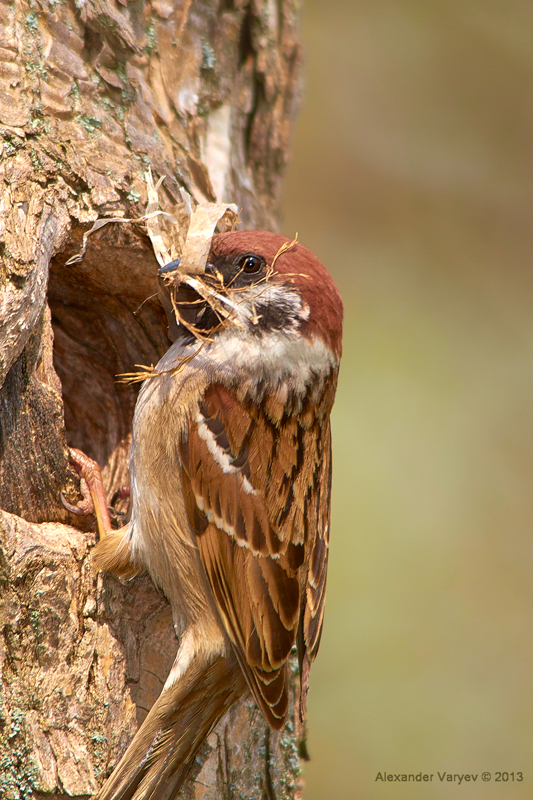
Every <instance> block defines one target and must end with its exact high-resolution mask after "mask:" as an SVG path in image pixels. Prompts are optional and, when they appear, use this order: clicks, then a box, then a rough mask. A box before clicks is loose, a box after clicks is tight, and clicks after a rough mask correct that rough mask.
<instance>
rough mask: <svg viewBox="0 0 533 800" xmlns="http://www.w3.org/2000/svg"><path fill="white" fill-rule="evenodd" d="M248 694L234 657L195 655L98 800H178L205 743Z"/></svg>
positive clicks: (159, 702)
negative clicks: (197, 755)
mask: <svg viewBox="0 0 533 800" xmlns="http://www.w3.org/2000/svg"><path fill="white" fill-rule="evenodd" d="M246 690H247V686H246V682H245V680H244V678H243V675H242V672H241V670H240V668H239V666H238V665H237V663H236V661H235V659H234V658H233V657H232V656H229V657H225V656H216V657H215V658H214V660H212V661H211V662H207V663H206V660H205V659H204V660H202V657H201V656H199V655H196V656H195V657H194V658H193V659H192V661H191V662H190V664H189V665H188V666H187V669H186V671H185V673H184V674H183V675H181V676H180V678H179V680H178V681H177V682H176V683H175V684H172V685H170V686H168V688H167V687H165V688H164V689H163V692H162V693H161V695H160V697H159V698H158V699H157V700H156V702H155V703H154V705H153V707H152V709H151V711H150V713H149V714H148V716H147V717H146V719H145V721H144V722H143V724H142V725H141V727H140V728H139V730H138V732H137V734H136V736H135V738H134V739H133V741H132V743H131V744H130V746H129V748H128V749H127V750H126V752H125V754H124V756H123V757H122V759H121V760H120V762H119V764H118V766H117V767H116V768H115V770H114V772H113V773H112V775H111V776H110V778H109V779H108V780H107V782H106V783H105V784H104V786H103V787H102V789H101V790H100V793H99V795H98V800H173V799H174V798H175V797H176V796H177V794H178V792H179V790H180V788H181V787H182V785H183V782H184V781H185V779H186V777H187V774H188V772H189V770H190V768H191V766H192V764H193V762H194V758H195V756H196V752H197V750H198V748H199V747H200V745H201V744H202V742H203V740H204V739H205V737H206V736H207V735H208V734H209V732H210V730H211V729H212V728H213V727H214V726H215V725H216V723H217V722H218V720H219V719H220V718H221V717H222V715H223V714H224V713H225V712H226V711H227V710H228V709H229V708H230V706H232V705H233V703H234V702H235V701H236V700H237V699H238V698H239V697H240V696H241V695H243V694H244V693H245V692H246Z"/></svg>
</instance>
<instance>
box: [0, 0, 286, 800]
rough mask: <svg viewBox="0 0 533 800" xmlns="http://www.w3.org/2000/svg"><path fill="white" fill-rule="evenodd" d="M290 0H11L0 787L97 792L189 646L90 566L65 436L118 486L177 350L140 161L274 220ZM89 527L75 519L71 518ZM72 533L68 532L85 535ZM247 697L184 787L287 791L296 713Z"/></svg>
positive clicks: (138, 591) (0, 474) (1, 171)
mask: <svg viewBox="0 0 533 800" xmlns="http://www.w3.org/2000/svg"><path fill="white" fill-rule="evenodd" d="M298 5H299V3H298V0H277V2H268V0H152V2H151V3H150V2H149V0H135V2H127V0H118V2H114V0H84V1H83V2H82V0H80V2H76V3H74V2H72V0H42V2H41V0H29V2H25V0H14V2H12V1H11V0H10V1H9V2H6V1H5V0H0V136H1V142H0V156H1V162H0V258H1V270H0V386H1V389H0V506H1V507H2V509H4V510H3V511H1V512H0V591H1V600H0V622H1V626H2V637H3V638H2V641H1V648H0V671H1V684H0V692H1V695H0V796H1V797H3V798H6V800H9V799H10V798H13V799H14V800H15V799H16V800H18V798H21V799H22V798H25V799H27V798H43V800H44V798H45V797H46V798H50V800H52V798H59V797H62V798H63V797H66V796H68V797H87V796H90V795H92V794H94V793H95V792H96V791H97V789H98V787H99V786H100V785H101V784H102V782H103V781H104V779H105V777H106V776H107V775H108V774H109V773H110V772H111V770H112V768H113V766H114V765H115V764H116V763H117V761H118V760H119V758H120V756H121V754H122V753H123V752H124V750H125V749H126V747H127V745H128V743H129V741H130V740H131V738H132V736H133V734H134V732H135V730H136V727H137V725H138V724H139V723H140V722H141V721H142V719H143V718H144V716H145V715H146V712H147V709H149V708H150V705H151V704H152V703H153V701H154V699H155V698H156V697H157V695H158V694H159V691H160V689H161V687H162V684H163V682H164V680H165V677H166V674H167V672H168V670H169V669H170V665H171V663H172V661H173V658H174V654H175V652H176V649H177V642H176V640H175V637H174V633H173V628H172V621H171V615H170V610H169V606H168V603H167V601H166V600H165V598H164V597H162V596H161V595H160V594H159V593H158V592H157V591H156V590H155V589H154V587H153V585H152V584H151V582H150V580H149V579H148V578H147V577H146V576H143V577H139V578H136V579H134V580H132V581H129V582H120V581H119V580H117V579H115V578H114V577H112V576H110V575H104V576H101V575H100V576H98V578H95V577H94V575H93V573H92V571H91V566H90V560H91V559H90V551H91V545H92V544H94V541H95V536H94V533H91V530H93V528H94V520H93V518H79V517H74V516H73V515H71V514H69V513H68V512H67V511H66V510H65V509H64V508H63V506H62V504H61V502H60V492H63V493H64V495H65V496H66V498H67V499H69V500H70V501H71V502H76V499H77V497H78V486H79V482H78V480H77V478H76V476H75V475H74V473H73V472H72V470H71V469H70V467H69V464H68V454H67V443H68V445H70V446H73V447H78V448H80V449H81V450H83V451H85V452H86V453H87V455H89V456H90V457H92V458H94V459H96V460H97V461H98V462H99V463H100V465H101V466H102V470H103V476H104V483H105V486H106V490H107V492H108V497H110V498H111V497H112V495H113V494H114V493H115V492H116V490H117V489H119V488H120V487H121V486H123V485H124V484H127V479H128V476H127V458H128V450H129V440H130V433H131V420H132V414H133V408H134V404H135V399H136V394H137V389H138V387H136V386H132V385H123V384H118V383H117V382H116V375H117V374H120V373H124V372H132V371H134V370H135V365H136V364H146V365H149V364H155V363H156V362H157V360H158V359H159V358H160V356H161V355H162V354H163V353H164V351H165V350H166V349H167V348H168V346H169V340H168V339H167V335H166V330H167V324H166V318H165V315H164V313H163V311H162V309H161V308H160V306H159V303H158V301H157V299H156V297H154V294H155V275H156V272H157V267H158V265H157V263H156V260H155V258H154V254H153V250H152V248H151V245H150V241H149V239H148V236H147V235H146V231H145V230H143V228H142V226H141V225H131V224H120V225H118V224H110V225H107V226H105V227H104V228H102V229H101V230H100V231H98V232H97V233H95V234H93V235H92V236H91V237H90V238H89V241H88V246H87V251H86V254H85V257H84V258H83V260H82V262H81V263H77V264H75V265H72V266H67V265H66V262H67V261H68V259H69V257H70V256H72V255H74V254H75V253H76V252H78V251H79V250H80V247H81V240H82V235H83V232H84V231H85V230H87V229H88V227H90V225H91V224H92V223H93V222H94V220H95V219H97V218H98V217H127V218H137V217H140V216H142V214H143V211H144V207H145V205H146V200H147V196H146V183H145V180H144V177H143V175H144V173H145V171H146V170H147V168H148V167H149V166H150V167H151V169H152V172H153V174H154V179H155V180H157V179H158V178H159V177H162V176H164V182H163V184H162V188H161V189H160V191H159V195H160V198H162V202H163V206H164V207H165V208H166V209H167V210H169V211H172V208H173V206H174V205H175V204H176V203H177V202H178V201H181V199H182V194H181V193H180V191H181V190H183V189H185V190H186V191H187V192H189V193H190V194H191V195H192V196H193V198H194V199H195V200H197V201H202V200H220V201H222V200H224V201H228V202H235V203H236V204H237V205H238V207H239V208H240V209H242V211H241V220H242V222H243V223H244V227H247V228H267V229H275V228H276V226H277V220H278V211H279V190H280V180H281V174H282V171H283V167H284V164H285V161H286V156H287V142H288V136H289V130H290V123H291V118H292V116H293V106H294V98H295V88H296V85H297V77H298V76H297V70H298V64H299V60H300V50H299V45H298V43H297V38H296V8H297V7H298ZM80 519H81V522H80ZM73 526H74V527H73ZM289 720H290V721H289V723H288V724H287V726H286V729H285V730H284V731H282V732H281V733H280V734H274V733H271V732H269V730H268V728H267V726H266V724H265V723H264V721H263V718H262V716H261V714H260V713H259V711H258V710H257V709H256V708H255V706H254V704H253V702H252V701H251V700H250V699H247V700H244V701H243V702H241V703H238V704H236V705H235V706H234V707H233V708H232V709H231V710H230V712H229V713H228V714H227V715H226V717H224V718H223V719H222V720H221V722H220V723H219V725H218V726H217V728H216V729H215V731H214V732H213V733H212V734H211V735H210V737H209V738H208V740H207V741H206V742H205V743H204V745H203V747H202V750H201V751H200V753H199V756H198V759H197V765H196V770H195V774H193V775H191V780H190V782H189V783H188V785H187V787H186V788H185V789H184V797H190V798H193V797H194V798H203V800H211V799H212V798H235V800H236V799H237V798H261V797H262V798H267V799H268V800H271V798H274V797H275V798H277V799H278V800H281V798H289V797H290V798H296V797H299V796H300V792H301V784H300V779H299V765H298V756H297V741H296V733H295V719H294V711H293V712H292V713H291V714H290V715H289Z"/></svg>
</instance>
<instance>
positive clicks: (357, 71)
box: [283, 0, 533, 800]
mask: <svg viewBox="0 0 533 800" xmlns="http://www.w3.org/2000/svg"><path fill="white" fill-rule="evenodd" d="M302 34H303V40H304V45H305V54H306V69H305V75H306V89H305V93H304V101H303V105H302V110H301V113H300V115H299V118H298V122H297V125H296V131H295V135H294V139H293V148H292V149H293V155H292V160H291V164H290V167H289V170H288V174H287V178H286V182H285V191H284V226H283V231H284V233H286V234H287V235H289V236H293V235H294V233H295V231H298V233H299V238H300V241H301V242H302V243H303V244H305V245H307V246H308V247H310V248H311V249H312V250H313V251H314V252H316V254H317V255H318V256H319V257H320V258H321V260H322V261H323V262H324V263H325V264H326V265H327V267H328V268H329V269H330V271H331V273H332V274H333V276H334V278H335V280H336V281H337V283H338V285H339V288H340V289H341V292H342V294H343V297H344V301H345V307H346V326H345V355H344V361H343V365H342V370H341V382H340V388H339V394H338V400H337V405H336V407H335V410H334V420H333V427H334V437H335V438H334V496H333V529H332V537H333V543H332V551H331V567H330V574H329V586H328V603H327V610H326V627H325V633H324V638H323V640H322V647H321V652H320V654H319V658H318V660H317V662H316V663H315V665H314V667H313V671H312V675H311V691H310V695H309V696H310V750H311V754H312V761H311V762H310V763H309V765H308V766H306V768H305V774H306V781H307V789H306V795H305V796H306V800H330V798H331V799H332V800H381V798H387V800H398V799H403V798H417V797H421V798H422V797H423V798H428V800H432V799H433V798H455V797H456V796H458V795H460V796H461V797H462V798H463V797H464V798H468V800H471V798H483V799H485V798H498V800H507V798H513V800H514V799H515V798H532V797H533V759H532V753H533V680H532V676H533V638H532V635H533V531H532V525H531V521H532V516H533V496H532V485H533V425H532V397H533V391H532V390H533V315H532V306H533V274H532V272H533V271H532V265H531V261H532V254H533V219H532V217H533V183H532V178H533V175H532V167H533V4H531V2H530V0H528V2H526V1H525V0H506V1H505V2H503V0H431V2H424V1H423V0H419V1H418V2H415V1H414V0H412V1H411V2H409V0H389V1H387V0H328V2H327V3H326V2H323V1H322V0H305V3H304V8H303V30H302ZM437 770H438V771H440V772H443V771H448V772H452V773H462V772H470V773H474V774H475V773H478V775H479V777H478V779H477V782H475V783H470V784H466V785H465V784H464V783H463V784H462V785H461V786H460V787H458V786H457V785H456V784H449V783H447V782H444V783H441V782H440V781H439V780H438V777H437V775H436V772H437ZM520 770H521V771H522V772H523V775H524V781H523V782H522V783H517V782H515V783H511V782H508V783H506V784H503V783H495V782H494V774H495V773H496V772H497V771H508V772H512V771H514V772H515V773H516V772H517V771H520ZM379 771H381V772H383V771H387V772H391V773H394V772H402V773H403V772H405V773H409V772H414V773H417V772H420V771H422V772H426V773H434V775H435V777H434V778H433V782H432V783H431V784H427V783H426V784H422V785H420V784H418V785H413V784H408V785H405V784H403V785H402V784H400V783H397V782H396V783H393V784H391V783H389V784H385V785H384V784H383V783H376V781H375V778H376V775H377V773H378V772H379ZM483 771H489V772H490V773H492V774H493V780H492V781H491V782H489V783H482V781H481V776H480V773H481V772H483Z"/></svg>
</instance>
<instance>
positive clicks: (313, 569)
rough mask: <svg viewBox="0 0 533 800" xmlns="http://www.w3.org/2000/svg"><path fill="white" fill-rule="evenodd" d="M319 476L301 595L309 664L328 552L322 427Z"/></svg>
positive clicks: (327, 446)
mask: <svg viewBox="0 0 533 800" xmlns="http://www.w3.org/2000/svg"><path fill="white" fill-rule="evenodd" d="M324 427H325V436H324V443H323V451H322V453H323V456H322V461H321V464H320V473H319V474H318V475H317V476H315V477H316V479H315V483H314V486H313V494H312V496H311V498H310V506H311V507H313V506H314V510H315V513H316V525H315V527H314V531H313V533H312V534H311V535H312V540H311V556H310V563H309V572H308V574H307V586H306V592H305V610H304V617H303V636H304V643H305V646H306V649H307V653H308V657H309V659H310V660H313V659H314V658H315V656H316V654H317V652H318V647H319V645H320V637H321V634H322V625H323V621H324V603H325V597H326V577H327V568H328V550H329V520H330V505H331V427H330V423H329V420H328V422H327V423H326V425H325V426H324Z"/></svg>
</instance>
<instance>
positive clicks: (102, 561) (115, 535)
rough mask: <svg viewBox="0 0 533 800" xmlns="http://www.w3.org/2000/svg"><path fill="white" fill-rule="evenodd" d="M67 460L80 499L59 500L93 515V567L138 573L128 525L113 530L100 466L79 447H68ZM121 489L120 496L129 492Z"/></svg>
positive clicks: (77, 511)
mask: <svg viewBox="0 0 533 800" xmlns="http://www.w3.org/2000/svg"><path fill="white" fill-rule="evenodd" d="M69 456H70V461H71V463H72V465H73V467H74V469H75V470H76V472H77V473H78V475H79V476H80V491H81V494H82V496H83V500H82V501H81V502H80V503H78V504H77V505H72V504H71V503H68V502H67V501H66V500H65V498H64V497H63V495H61V502H62V503H63V505H64V506H65V508H66V509H67V510H68V511H70V512H72V513H73V514H92V513H94V514H95V515H96V520H97V523H98V535H99V539H100V541H99V542H98V544H97V545H96V548H95V550H94V566H95V569H96V570H106V571H108V572H114V573H116V574H117V575H121V576H125V577H132V576H133V575H135V574H137V572H138V568H137V567H135V565H134V564H133V563H132V561H131V548H130V540H129V535H128V534H129V529H130V528H129V525H125V526H124V527H122V528H119V529H118V530H112V528H111V519H110V516H109V509H108V507H107V498H106V495H105V491H104V484H103V481H102V472H101V470H100V467H99V466H98V464H97V463H96V461H93V460H92V459H91V458H89V457H88V456H86V455H85V453H83V452H82V451H81V450H77V449H76V448H75V447H70V448H69ZM125 492H126V490H121V494H122V495H123V496H128V495H129V490H127V493H126V494H125Z"/></svg>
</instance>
